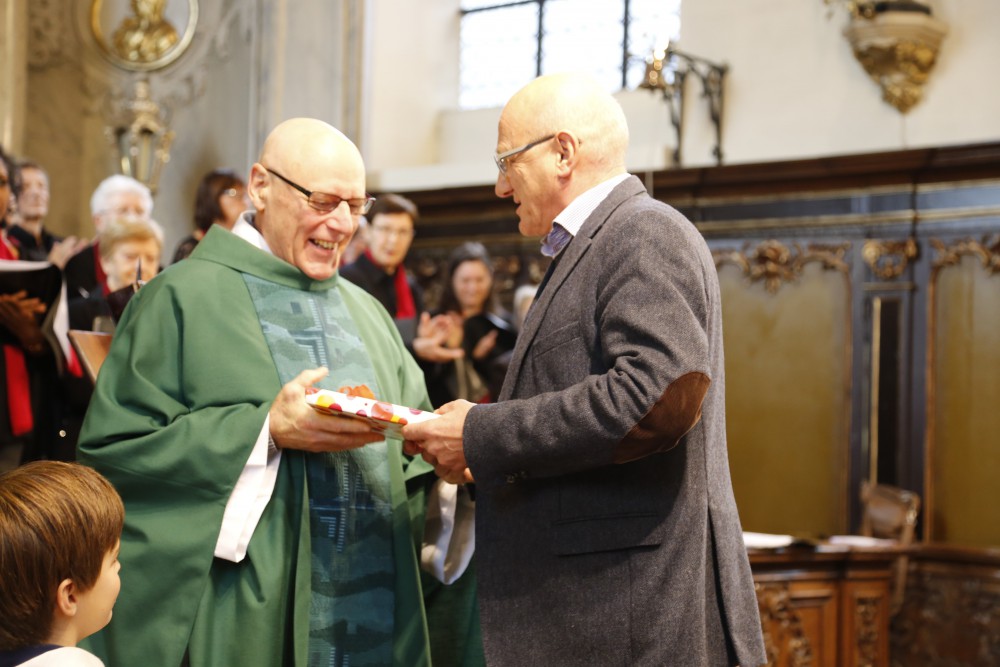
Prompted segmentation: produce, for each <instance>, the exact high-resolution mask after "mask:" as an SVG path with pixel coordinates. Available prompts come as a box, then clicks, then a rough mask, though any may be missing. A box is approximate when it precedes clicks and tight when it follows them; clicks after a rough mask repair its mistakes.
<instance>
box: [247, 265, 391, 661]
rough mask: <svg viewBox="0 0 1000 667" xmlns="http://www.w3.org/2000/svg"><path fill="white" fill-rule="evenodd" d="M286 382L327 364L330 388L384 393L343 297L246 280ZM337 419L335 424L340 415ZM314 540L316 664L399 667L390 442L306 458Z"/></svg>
mask: <svg viewBox="0 0 1000 667" xmlns="http://www.w3.org/2000/svg"><path fill="white" fill-rule="evenodd" d="M243 278H244V280H245V281H246V284H247V287H248V288H249V290H250V296H251V297H252V300H253V303H254V306H255V307H256V309H257V315H258V317H259V319H260V322H261V327H262V329H263V332H264V338H265V340H266V341H267V345H268V347H269V348H270V350H271V356H272V357H273V359H274V365H275V367H276V368H277V370H278V376H279V377H280V379H281V383H282V384H286V383H287V382H289V381H291V380H293V379H294V378H295V376H297V375H298V374H299V373H300V372H302V371H303V370H305V369H307V368H316V367H318V366H326V367H327V368H329V369H330V374H329V375H328V376H327V377H326V378H324V379H323V380H322V381H320V382H319V383H318V385H319V386H321V387H322V388H324V389H334V390H336V389H337V388H339V387H342V386H344V385H351V386H355V385H360V384H364V385H367V386H368V387H370V388H371V390H372V392H373V393H374V394H375V395H376V396H379V395H380V394H379V390H378V386H377V382H376V379H375V370H374V368H373V367H372V365H371V361H370V359H369V358H368V354H367V352H366V350H365V345H364V342H363V341H362V339H361V336H360V335H359V333H358V329H357V326H356V325H355V323H354V320H353V319H352V318H351V315H350V313H349V312H348V310H347V307H346V306H345V305H344V303H343V300H342V298H341V296H340V292H339V291H337V290H336V289H330V290H326V291H319V292H307V291H303V290H298V289H295V288H291V287H285V286H283V285H279V284H277V283H272V282H270V281H267V280H264V279H261V278H258V277H256V276H252V275H249V274H246V273H244V274H243ZM331 418H332V419H336V417H331ZM305 458H306V480H307V488H308V496H309V524H310V536H311V539H312V598H311V603H310V614H309V665H310V666H315V667H319V666H323V667H367V666H369V665H370V666H372V667H382V666H384V665H389V664H391V663H392V642H393V630H394V627H393V626H394V622H393V617H394V611H395V609H394V607H395V594H394V583H395V562H394V561H393V555H392V554H393V547H392V503H391V490H390V482H389V470H388V465H387V455H386V444H385V442H384V441H383V442H379V443H373V444H371V445H367V446H365V447H362V448H360V449H354V450H350V451H346V452H329V453H322V454H306V456H305Z"/></svg>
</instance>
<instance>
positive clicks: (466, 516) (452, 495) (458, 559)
mask: <svg viewBox="0 0 1000 667" xmlns="http://www.w3.org/2000/svg"><path fill="white" fill-rule="evenodd" d="M475 550H476V504H475V503H474V502H473V501H472V498H470V497H469V493H468V492H467V491H466V490H465V489H464V488H463V487H460V486H456V485H455V484H449V483H448V482H445V481H444V480H440V479H439V480H438V481H437V482H435V484H434V486H433V487H432V488H431V492H430V494H429V497H428V499H427V519H426V523H425V525H424V545H423V548H422V549H421V550H420V567H421V568H422V569H423V570H424V571H425V572H427V573H428V574H431V575H433V576H434V578H435V579H437V580H438V581H441V582H442V583H445V584H451V583H454V582H455V580H456V579H458V578H459V577H460V576H462V573H463V572H465V568H467V567H468V566H469V561H471V560H472V554H473V553H475Z"/></svg>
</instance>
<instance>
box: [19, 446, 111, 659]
mask: <svg viewBox="0 0 1000 667" xmlns="http://www.w3.org/2000/svg"><path fill="white" fill-rule="evenodd" d="M124 520H125V509H124V507H123V506H122V501H121V498H120V497H119V496H118V493H117V492H116V491H115V489H114V487H112V486H111V484H110V483H109V482H108V480H106V479H104V477H102V476H101V475H100V474H99V473H97V472H96V471H94V470H92V469H90V468H87V467H84V466H81V465H77V464H75V463H60V462H56V461H38V462H35V463H29V464H27V465H24V466H21V467H20V468H16V469H15V470H11V471H9V472H6V473H3V474H0V573H2V575H0V619H3V622H2V623H0V651H9V650H13V649H18V648H22V647H25V646H33V645H36V644H42V643H60V642H58V641H53V637H54V636H56V635H57V634H58V635H59V636H61V637H68V638H69V639H68V642H69V643H75V641H76V640H78V639H82V638H84V637H86V636H87V635H90V634H92V633H94V632H97V631H98V630H100V629H101V628H103V627H104V626H105V625H107V623H108V621H109V620H110V619H111V607H112V606H113V605H114V601H115V599H116V598H117V596H118V590H119V582H118V564H117V550H118V541H119V538H120V537H121V532H122V524H123V522H124Z"/></svg>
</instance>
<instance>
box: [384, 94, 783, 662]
mask: <svg viewBox="0 0 1000 667" xmlns="http://www.w3.org/2000/svg"><path fill="white" fill-rule="evenodd" d="M627 145H628V128H627V125H626V122H625V117H624V114H623V112H622V110H621V108H620V107H619V106H618V104H617V103H616V102H615V101H614V99H613V98H612V97H611V96H610V95H609V94H607V93H606V92H604V91H603V90H602V89H601V88H600V86H598V85H597V84H596V83H595V82H594V81H592V80H591V79H589V78H586V77H582V76H580V75H555V76H546V77H541V78H539V79H536V80H535V81H534V82H532V83H530V84H529V85H528V86H526V87H525V88H523V89H522V90H521V91H520V92H518V93H517V94H516V95H515V96H514V97H513V98H512V99H511V100H510V102H508V104H507V106H506V107H505V108H504V110H503V113H502V115H501V118H500V124H499V136H498V140H497V150H498V153H497V156H496V161H497V166H498V167H499V169H500V174H499V176H498V178H497V185H496V193H497V195H498V196H500V197H511V198H512V199H513V201H514V203H515V204H516V205H517V215H518V218H519V221H520V222H519V229H520V231H521V233H522V234H525V235H528V236H544V240H543V248H542V251H543V252H544V253H546V254H550V255H552V256H553V257H554V261H553V264H552V267H551V268H550V270H549V273H548V274H547V275H546V278H545V280H544V282H543V284H542V285H541V288H540V292H539V295H538V298H537V300H536V302H535V304H534V305H533V306H532V308H531V310H530V311H529V312H528V316H527V320H526V322H525V327H524V330H523V332H522V334H521V337H520V338H519V340H518V342H517V347H516V349H515V350H514V355H513V359H512V361H511V364H510V369H509V371H508V374H507V378H506V381H505V383H504V387H503V391H502V393H501V395H500V397H499V402H498V403H497V404H494V405H477V406H473V405H471V404H469V403H465V402H455V403H450V404H448V405H446V406H444V407H443V408H442V409H441V410H440V411H439V412H441V413H442V414H443V417H442V418H441V419H437V420H433V421H430V422H425V423H423V424H417V425H412V426H409V427H407V429H406V431H405V432H404V433H405V435H406V437H407V439H408V443H407V448H408V450H409V451H410V452H411V453H416V452H418V451H419V452H420V453H422V454H423V456H424V457H425V458H426V459H427V460H428V461H430V462H431V463H432V464H434V465H435V467H436V469H437V471H438V474H439V475H441V476H443V477H445V478H447V479H451V480H461V479H462V478H463V476H465V477H466V478H471V477H474V478H475V481H476V485H477V496H476V497H477V500H476V505H477V507H476V513H477V517H476V544H477V551H478V556H477V558H478V565H477V567H478V570H477V574H478V581H479V591H480V611H481V620H482V628H483V639H484V645H485V652H486V659H487V662H488V663H489V664H491V665H519V666H520V665H546V666H551V665H602V666H603V665H623V666H624V665H629V666H632V665H660V666H662V665H677V666H680V667H692V666H705V667H716V666H722V665H727V666H728V665H742V666H743V667H748V666H750V665H759V664H763V663H765V662H766V656H765V654H764V646H763V641H762V638H761V628H760V620H759V617H758V612H757V601H756V597H755V595H754V588H753V581H752V579H751V574H750V566H749V563H748V560H747V555H746V551H745V549H744V546H743V540H742V531H741V527H740V520H739V515H738V513H737V510H736V502H735V500H734V498H733V491H732V483H731V481H730V476H729V464H728V455H727V452H726V424H725V404H724V402H725V383H724V371H723V354H722V319H721V305H720V297H719V286H718V282H717V277H716V271H715V266H714V263H713V261H712V256H711V254H710V252H709V250H708V247H707V246H706V244H705V242H704V240H703V239H702V237H701V235H700V234H699V233H698V231H697V230H696V229H695V227H694V226H693V225H692V224H691V223H690V222H689V221H688V220H687V219H685V218H684V216H683V215H681V214H680V213H678V212H677V211H676V210H674V209H673V208H671V207H670V206H667V205H666V204H663V203H661V202H658V201H656V200H654V199H652V198H651V197H649V196H648V194H647V193H646V190H645V188H644V187H643V185H642V183H641V182H640V181H639V179H637V178H635V177H634V176H630V175H629V174H628V173H627V172H626V170H625V152H626V148H627ZM470 476H471V477H470Z"/></svg>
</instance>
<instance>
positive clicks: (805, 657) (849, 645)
mask: <svg viewBox="0 0 1000 667" xmlns="http://www.w3.org/2000/svg"><path fill="white" fill-rule="evenodd" d="M893 559H894V553H892V552H879V551H868V550H861V551H855V550H841V551H829V550H827V549H825V548H824V549H820V550H817V551H813V550H811V549H803V550H798V549H789V550H784V551H778V552H758V551H751V552H750V566H751V568H752V569H753V573H754V586H755V588H756V591H757V602H758V607H759V610H760V617H761V626H762V628H763V633H764V645H765V648H766V650H767V658H768V665H769V666H770V667H801V666H805V665H808V666H809V667H887V666H888V664H889V576H890V564H891V563H892V561H893Z"/></svg>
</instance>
